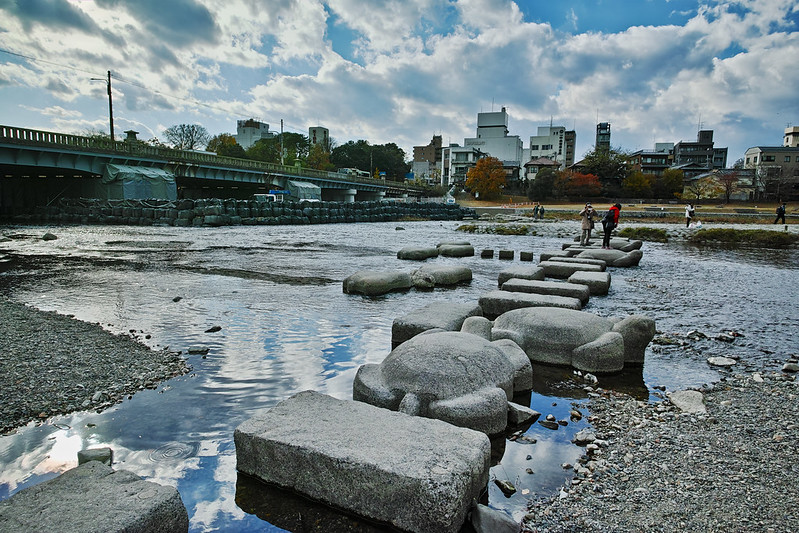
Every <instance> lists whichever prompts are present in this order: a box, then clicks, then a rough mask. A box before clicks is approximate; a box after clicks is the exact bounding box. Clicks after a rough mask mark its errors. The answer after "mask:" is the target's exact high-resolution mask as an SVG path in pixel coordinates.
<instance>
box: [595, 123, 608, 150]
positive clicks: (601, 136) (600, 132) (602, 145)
mask: <svg viewBox="0 0 799 533" xmlns="http://www.w3.org/2000/svg"><path fill="white" fill-rule="evenodd" d="M594 150H595V151H596V152H599V151H601V150H604V151H606V152H608V151H610V122H600V123H599V124H597V125H596V141H595V142H594Z"/></svg>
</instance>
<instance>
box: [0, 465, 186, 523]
mask: <svg viewBox="0 0 799 533" xmlns="http://www.w3.org/2000/svg"><path fill="white" fill-rule="evenodd" d="M0 530H2V531H58V532H60V533H83V532H85V531H108V532H120V533H121V532H136V531H139V532H145V531H160V532H165V533H166V532H173V531H174V532H178V531H180V532H183V533H185V532H186V531H188V530H189V515H188V512H187V511H186V507H185V506H184V505H183V501H182V500H181V499H180V494H178V491H177V489H175V487H170V486H166V485H160V484H158V483H153V482H151V481H144V480H143V479H142V478H140V477H139V476H137V475H136V474H134V473H133V472H128V471H126V470H116V471H115V470H114V469H113V468H111V467H110V466H108V465H106V464H103V463H101V462H100V461H89V462H86V463H84V464H82V465H80V466H78V467H76V468H73V469H72V470H67V471H66V472H64V473H63V474H61V475H60V476H58V477H56V478H53V479H50V480H48V481H44V482H42V483H39V484H38V485H34V486H32V487H29V488H26V489H23V490H21V491H19V492H17V493H16V494H14V495H13V496H11V498H9V499H7V500H5V501H2V502H0Z"/></svg>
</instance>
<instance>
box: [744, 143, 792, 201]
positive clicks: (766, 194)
mask: <svg viewBox="0 0 799 533" xmlns="http://www.w3.org/2000/svg"><path fill="white" fill-rule="evenodd" d="M786 133H787V132H786ZM786 137H787V135H786ZM744 168H748V169H753V170H754V173H755V189H756V192H757V193H758V197H762V198H765V199H772V200H789V199H795V198H797V197H799V146H798V147H792V146H753V147H751V148H749V149H748V150H747V151H746V153H745V154H744Z"/></svg>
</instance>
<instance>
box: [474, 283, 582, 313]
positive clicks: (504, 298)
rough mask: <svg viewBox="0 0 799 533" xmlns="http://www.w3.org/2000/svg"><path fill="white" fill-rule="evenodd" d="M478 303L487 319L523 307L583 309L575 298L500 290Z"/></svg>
mask: <svg viewBox="0 0 799 533" xmlns="http://www.w3.org/2000/svg"><path fill="white" fill-rule="evenodd" d="M479 303H480V309H482V310H483V316H485V317H486V318H488V319H493V318H496V317H498V316H499V315H501V314H503V313H507V312H508V311H512V310H514V309H521V308H525V307H563V308H566V309H582V307H583V306H582V304H581V303H580V300H578V299H577V298H569V297H566V296H553V295H548V294H531V293H526V292H510V291H502V290H498V291H490V292H487V293H485V294H483V295H482V296H481V297H480V300H479Z"/></svg>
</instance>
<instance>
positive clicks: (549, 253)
mask: <svg viewBox="0 0 799 533" xmlns="http://www.w3.org/2000/svg"><path fill="white" fill-rule="evenodd" d="M554 257H558V258H560V257H571V256H570V255H568V254H567V253H566V252H564V251H563V250H545V251H543V252H541V253H540V254H538V262H539V263H540V262H542V261H549V260H550V259H552V258H554Z"/></svg>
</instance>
